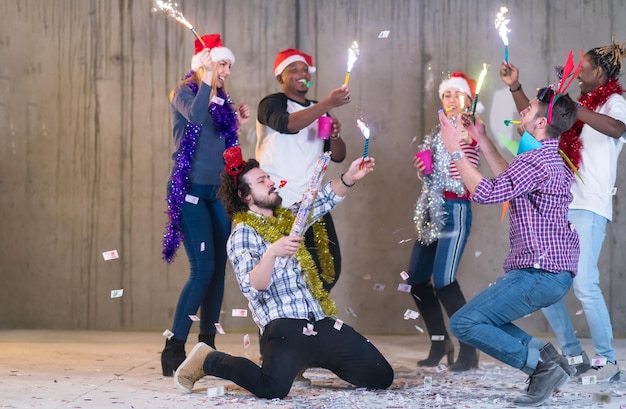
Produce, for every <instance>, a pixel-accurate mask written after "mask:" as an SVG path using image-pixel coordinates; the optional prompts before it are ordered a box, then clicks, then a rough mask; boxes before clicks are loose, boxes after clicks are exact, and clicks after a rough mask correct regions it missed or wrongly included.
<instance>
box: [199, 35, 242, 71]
mask: <svg viewBox="0 0 626 409" xmlns="http://www.w3.org/2000/svg"><path fill="white" fill-rule="evenodd" d="M202 41H203V42H204V44H202V42H200V40H198V39H196V42H195V46H196V53H195V54H194V56H193V58H191V69H192V70H194V71H195V70H197V69H198V68H200V67H202V63H201V62H200V58H199V57H198V53H199V52H200V51H202V50H204V49H205V48H208V49H209V50H211V51H210V52H209V53H210V55H211V59H212V60H213V62H218V61H222V60H230V63H231V64H234V63H235V55H234V54H233V52H232V51H230V50H229V49H228V48H226V47H224V44H222V38H221V37H220V35H219V34H207V35H203V36H202Z"/></svg>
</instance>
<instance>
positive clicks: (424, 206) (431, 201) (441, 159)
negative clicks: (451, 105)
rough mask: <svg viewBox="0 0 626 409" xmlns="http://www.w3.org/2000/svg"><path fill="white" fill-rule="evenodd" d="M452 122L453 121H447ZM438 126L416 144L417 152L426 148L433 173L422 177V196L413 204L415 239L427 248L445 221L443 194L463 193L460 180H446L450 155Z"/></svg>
mask: <svg viewBox="0 0 626 409" xmlns="http://www.w3.org/2000/svg"><path fill="white" fill-rule="evenodd" d="M451 122H452V123H454V122H455V121H454V120H451ZM440 132H441V127H440V125H437V126H436V127H435V128H434V129H433V130H432V131H431V132H430V133H429V134H428V135H426V137H425V138H424V142H423V143H422V145H420V149H419V150H423V149H430V152H431V154H432V156H433V171H432V173H431V174H430V175H422V179H423V185H422V193H421V195H420V197H419V198H418V199H417V202H416V203H415V215H414V216H413V221H414V222H415V230H416V231H417V240H419V242H420V243H422V244H425V245H428V244H431V243H433V242H435V241H437V239H438V238H439V233H440V232H441V229H442V228H443V226H444V224H445V220H446V212H445V210H444V209H443V192H444V191H448V192H454V193H456V194H458V195H463V194H464V193H465V186H464V185H463V182H462V181H460V180H454V179H452V178H450V172H449V170H448V168H449V166H450V161H451V158H450V154H449V153H448V151H447V150H446V147H445V146H444V144H443V141H442V140H441V135H440Z"/></svg>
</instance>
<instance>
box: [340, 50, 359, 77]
mask: <svg viewBox="0 0 626 409" xmlns="http://www.w3.org/2000/svg"><path fill="white" fill-rule="evenodd" d="M357 58H359V45H358V44H357V42H356V41H355V42H353V43H352V47H350V48H349V49H348V64H347V66H346V79H345V80H344V82H343V83H344V85H345V86H346V87H347V86H348V82H349V81H350V72H351V71H352V67H354V63H355V62H356V60H357Z"/></svg>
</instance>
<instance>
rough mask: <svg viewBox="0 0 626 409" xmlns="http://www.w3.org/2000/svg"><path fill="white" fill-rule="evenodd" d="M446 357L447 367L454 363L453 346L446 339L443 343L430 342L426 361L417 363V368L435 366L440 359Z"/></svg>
mask: <svg viewBox="0 0 626 409" xmlns="http://www.w3.org/2000/svg"><path fill="white" fill-rule="evenodd" d="M444 356H446V358H447V362H448V366H451V365H452V363H453V362H454V345H453V344H452V341H450V340H449V339H448V338H446V339H445V340H443V341H430V352H429V353H428V357H427V358H426V359H422V360H420V361H417V366H430V367H432V366H437V365H439V361H441V358H443V357H444Z"/></svg>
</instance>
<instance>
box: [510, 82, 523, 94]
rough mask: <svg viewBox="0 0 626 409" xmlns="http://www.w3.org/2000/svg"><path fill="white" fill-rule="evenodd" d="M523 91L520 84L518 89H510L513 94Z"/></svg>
mask: <svg viewBox="0 0 626 409" xmlns="http://www.w3.org/2000/svg"><path fill="white" fill-rule="evenodd" d="M521 89H522V84H519V85H518V87H517V88H515V89H511V88H509V91H511V92H512V93H513V92H517V91H519V90H521Z"/></svg>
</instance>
